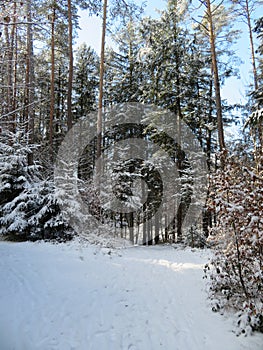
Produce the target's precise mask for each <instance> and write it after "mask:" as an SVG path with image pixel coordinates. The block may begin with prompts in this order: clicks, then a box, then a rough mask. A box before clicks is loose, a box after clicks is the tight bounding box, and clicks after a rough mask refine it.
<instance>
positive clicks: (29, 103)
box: [25, 0, 35, 165]
mask: <svg viewBox="0 0 263 350" xmlns="http://www.w3.org/2000/svg"><path fill="white" fill-rule="evenodd" d="M26 6H27V22H28V23H27V60H26V106H25V109H26V118H27V132H28V143H29V144H33V143H34V124H35V109H34V105H33V103H34V53H33V32H32V24H31V23H32V18H31V17H32V13H31V0H27V3H26ZM32 164H33V153H32V152H30V153H28V165H32Z"/></svg>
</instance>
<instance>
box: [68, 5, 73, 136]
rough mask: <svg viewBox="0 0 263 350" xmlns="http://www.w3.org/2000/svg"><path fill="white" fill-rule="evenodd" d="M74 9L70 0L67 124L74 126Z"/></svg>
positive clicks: (69, 127)
mask: <svg viewBox="0 0 263 350" xmlns="http://www.w3.org/2000/svg"><path fill="white" fill-rule="evenodd" d="M72 40H73V38H72V9H71V0H68V48H69V73H68V96H67V105H68V106H67V107H68V109H67V112H68V113H67V126H68V130H70V129H71V128H72V82H73V48H72Z"/></svg>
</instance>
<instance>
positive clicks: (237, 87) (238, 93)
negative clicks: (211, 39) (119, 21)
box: [76, 0, 260, 103]
mask: <svg viewBox="0 0 263 350" xmlns="http://www.w3.org/2000/svg"><path fill="white" fill-rule="evenodd" d="M137 3H141V1H139V0H137ZM165 7H166V1H165V0H153V1H148V2H147V7H146V11H145V13H146V15H150V16H152V17H158V16H159V14H158V11H155V9H164V8H165ZM80 15H81V17H80V27H81V30H80V31H79V38H78V39H77V41H76V46H78V45H80V44H81V43H83V42H86V43H87V44H88V45H90V46H91V47H93V48H94V49H95V50H96V51H97V52H100V36H101V20H100V19H99V18H98V17H96V16H95V17H89V16H88V14H87V13H86V12H83V11H82V12H81V13H80ZM259 16H260V9H258V11H257V14H256V15H255V18H257V17H259ZM237 26H238V28H240V29H244V33H242V35H241V38H240V39H239V40H238V42H237V44H236V45H235V50H236V53H237V55H238V56H239V57H240V58H241V59H242V61H243V63H242V64H241V65H240V67H239V69H240V79H237V78H234V77H233V78H228V79H227V80H226V83H225V85H224V86H223V87H222V98H223V99H227V100H228V102H229V103H242V102H244V101H245V93H246V90H247V87H248V85H249V83H251V82H252V81H253V80H252V75H251V63H250V48H249V37H248V33H247V32H246V26H245V24H243V23H238V24H237ZM107 44H108V45H111V41H110V38H108V39H107Z"/></svg>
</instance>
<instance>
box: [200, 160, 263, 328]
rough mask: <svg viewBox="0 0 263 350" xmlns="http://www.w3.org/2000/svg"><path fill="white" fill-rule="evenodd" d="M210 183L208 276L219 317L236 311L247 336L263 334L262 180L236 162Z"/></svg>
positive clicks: (220, 170)
mask: <svg viewBox="0 0 263 350" xmlns="http://www.w3.org/2000/svg"><path fill="white" fill-rule="evenodd" d="M211 183H212V186H211V187H212V188H213V193H212V195H211V199H210V206H211V209H214V210H215V214H216V225H215V226H214V227H213V228H212V229H211V232H210V237H209V240H210V242H211V243H212V244H213V245H214V249H215V254H214V257H213V259H212V261H211V264H210V265H207V266H206V272H207V275H208V276H209V278H210V282H211V284H210V293H211V296H212V298H213V299H214V300H217V303H216V305H217V306H216V308H215V311H216V309H226V308H229V307H230V308H234V309H235V310H237V312H238V321H237V322H238V326H239V329H241V331H242V332H243V333H244V332H247V331H248V329H249V328H250V329H252V330H260V331H263V178H262V177H261V176H260V175H258V174H256V173H255V172H253V171H252V170H251V169H248V168H246V167H245V166H243V165H242V164H241V163H239V162H238V161H237V160H236V159H234V158H233V157H232V158H229V159H227V160H226V162H225V167H224V169H219V170H218V171H217V173H216V174H215V175H214V176H212V178H211Z"/></svg>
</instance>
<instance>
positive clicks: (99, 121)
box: [96, 0, 108, 192]
mask: <svg viewBox="0 0 263 350" xmlns="http://www.w3.org/2000/svg"><path fill="white" fill-rule="evenodd" d="M107 5H108V3H107V0H104V3H103V22H102V34H101V52H100V83H99V103H98V117H97V169H96V170H97V189H98V192H100V172H101V166H100V161H99V159H100V156H101V150H102V108H103V86H104V84H103V83H104V79H103V78H104V60H105V38H106V25H107Z"/></svg>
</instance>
